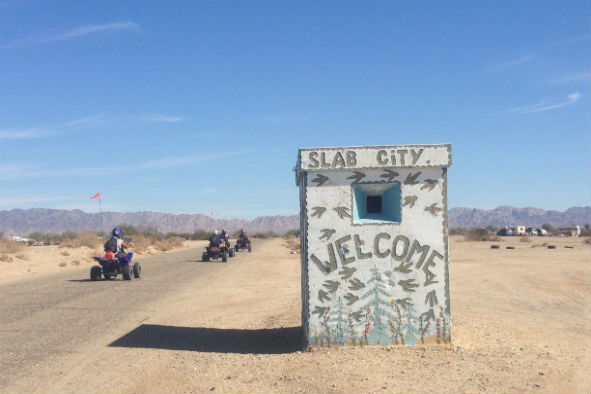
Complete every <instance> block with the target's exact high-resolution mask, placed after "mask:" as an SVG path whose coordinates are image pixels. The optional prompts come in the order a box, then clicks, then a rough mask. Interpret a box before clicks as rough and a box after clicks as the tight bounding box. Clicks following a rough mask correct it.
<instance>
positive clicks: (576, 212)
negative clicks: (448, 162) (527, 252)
mask: <svg viewBox="0 0 591 394" xmlns="http://www.w3.org/2000/svg"><path fill="white" fill-rule="evenodd" d="M448 223H449V227H450V228H454V227H464V228H472V227H486V226H488V225H493V226H497V227H499V226H516V225H521V226H526V227H539V226H541V225H542V224H546V223H548V224H551V225H553V226H555V227H562V226H571V225H573V224H578V225H580V226H581V227H582V226H583V225H585V224H590V223H591V207H572V208H569V209H567V210H566V211H564V212H559V211H545V210H543V209H539V208H514V207H508V206H501V207H498V208H495V209H490V210H484V209H472V208H452V209H450V210H449V211H448Z"/></svg>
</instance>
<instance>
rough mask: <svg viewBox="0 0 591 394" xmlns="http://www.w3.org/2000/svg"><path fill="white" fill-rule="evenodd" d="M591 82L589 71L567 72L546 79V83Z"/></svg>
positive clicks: (573, 83) (570, 83)
mask: <svg viewBox="0 0 591 394" xmlns="http://www.w3.org/2000/svg"><path fill="white" fill-rule="evenodd" d="M590 82H591V72H581V73H574V74H567V75H563V76H561V77H557V78H552V79H549V80H547V81H546V84H547V85H577V84H585V85H588V84H589V83H590Z"/></svg>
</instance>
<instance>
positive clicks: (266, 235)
mask: <svg viewBox="0 0 591 394" xmlns="http://www.w3.org/2000/svg"><path fill="white" fill-rule="evenodd" d="M252 237H253V238H261V239H267V238H277V237H279V235H277V234H275V233H274V232H273V231H267V232H264V233H256V234H254V235H253V236H252Z"/></svg>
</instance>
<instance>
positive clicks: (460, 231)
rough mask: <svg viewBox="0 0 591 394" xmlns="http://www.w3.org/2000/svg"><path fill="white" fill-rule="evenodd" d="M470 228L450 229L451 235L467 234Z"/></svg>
mask: <svg viewBox="0 0 591 394" xmlns="http://www.w3.org/2000/svg"><path fill="white" fill-rule="evenodd" d="M467 233H468V230H467V229H465V228H463V227H455V228H452V229H450V230H449V235H466V234H467Z"/></svg>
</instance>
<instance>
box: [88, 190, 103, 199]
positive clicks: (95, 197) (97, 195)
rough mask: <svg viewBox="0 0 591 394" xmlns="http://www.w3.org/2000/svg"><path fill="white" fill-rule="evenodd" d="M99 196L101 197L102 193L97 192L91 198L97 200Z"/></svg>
mask: <svg viewBox="0 0 591 394" xmlns="http://www.w3.org/2000/svg"><path fill="white" fill-rule="evenodd" d="M97 198H101V193H100V192H99V193H96V194H95V195H94V196H92V197H90V199H91V200H96V199H97Z"/></svg>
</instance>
